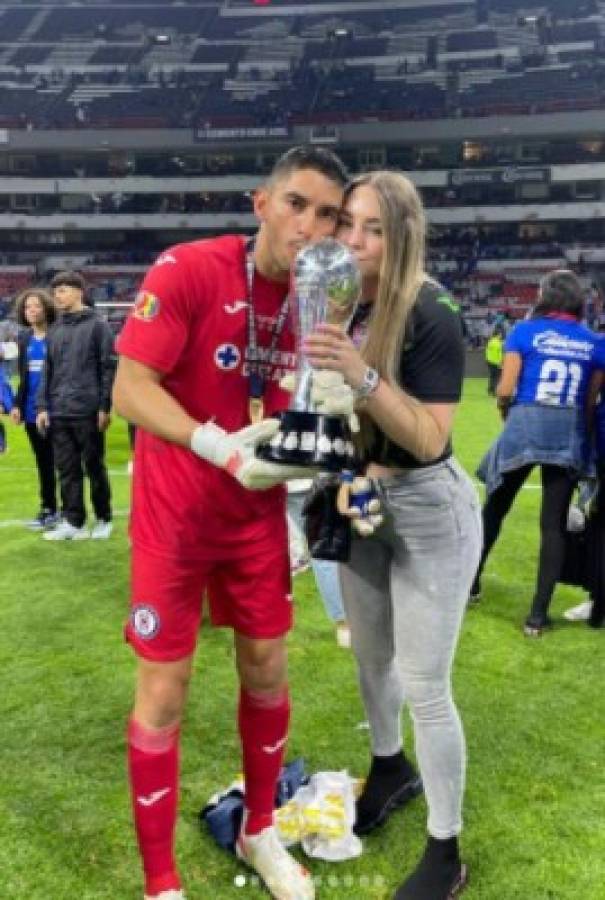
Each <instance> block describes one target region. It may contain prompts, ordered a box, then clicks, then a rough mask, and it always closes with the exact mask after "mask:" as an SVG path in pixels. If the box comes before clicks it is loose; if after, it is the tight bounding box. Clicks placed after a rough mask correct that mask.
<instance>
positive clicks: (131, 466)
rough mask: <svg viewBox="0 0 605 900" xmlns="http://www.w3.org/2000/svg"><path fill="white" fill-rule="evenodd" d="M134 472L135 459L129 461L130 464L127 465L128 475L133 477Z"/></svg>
mask: <svg viewBox="0 0 605 900" xmlns="http://www.w3.org/2000/svg"><path fill="white" fill-rule="evenodd" d="M133 472H134V459H129V460H128V462H127V463H126V474H127V475H132V473H133Z"/></svg>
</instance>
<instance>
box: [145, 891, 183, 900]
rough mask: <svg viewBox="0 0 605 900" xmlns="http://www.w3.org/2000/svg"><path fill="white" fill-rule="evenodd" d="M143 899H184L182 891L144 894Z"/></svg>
mask: <svg viewBox="0 0 605 900" xmlns="http://www.w3.org/2000/svg"><path fill="white" fill-rule="evenodd" d="M145 900H186V898H185V895H184V893H183V892H182V891H175V890H170V891H162V892H161V893H160V894H154V895H153V897H150V896H149V894H145Z"/></svg>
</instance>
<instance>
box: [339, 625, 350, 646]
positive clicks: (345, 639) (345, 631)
mask: <svg viewBox="0 0 605 900" xmlns="http://www.w3.org/2000/svg"><path fill="white" fill-rule="evenodd" d="M336 643H337V644H338V646H339V647H342V648H343V650H350V648H351V629H350V628H349V626H348V625H347V624H346V623H345V622H339V623H338V625H337V626H336Z"/></svg>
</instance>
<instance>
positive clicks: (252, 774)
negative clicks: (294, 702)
mask: <svg viewBox="0 0 605 900" xmlns="http://www.w3.org/2000/svg"><path fill="white" fill-rule="evenodd" d="M289 720H290V699H289V696H288V689H287V688H284V689H283V690H282V691H280V692H279V694H271V695H267V694H261V693H251V692H250V691H247V690H246V689H245V688H242V689H241V690H240V700H239V732H240V735H241V739H242V750H243V756H244V778H245V782H246V798H245V804H246V809H247V811H248V817H247V820H246V834H258V832H259V831H262V829H263V828H267V827H268V826H269V825H272V824H273V808H274V806H275V788H276V785H277V779H278V778H279V773H280V771H281V767H282V761H283V758H284V748H285V745H286V741H287V739H288V722H289Z"/></svg>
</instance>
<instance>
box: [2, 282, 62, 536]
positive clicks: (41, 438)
mask: <svg viewBox="0 0 605 900" xmlns="http://www.w3.org/2000/svg"><path fill="white" fill-rule="evenodd" d="M15 311H16V317H17V321H18V323H19V324H20V325H24V326H25V330H24V331H22V332H21V334H20V335H19V339H18V346H19V357H18V371H19V387H18V388H17V397H16V401H15V405H14V407H13V410H12V412H11V419H12V420H13V422H14V423H15V424H16V425H19V424H21V423H23V424H24V425H25V430H26V432H27V436H28V438H29V442H30V445H31V448H32V451H33V453H34V457H35V460H36V467H37V469H38V480H39V484H40V512H39V513H38V515H37V516H36V518H35V519H32V520H31V522H28V527H29V528H31V529H32V530H34V531H41V530H43V529H46V528H52V526H53V525H55V524H56V523H57V520H58V516H57V492H56V479H55V464H54V459H53V449H52V442H51V438H50V434H49V433H46V434H40V432H39V431H38V430H37V428H36V393H37V391H38V385H39V383H40V378H41V375H42V368H43V366H44V361H45V359H46V333H47V331H48V328H49V327H50V326H51V325H52V324H53V322H54V321H55V318H56V312H55V307H54V304H53V301H52V298H51V296H50V294H49V293H48V292H47V291H45V290H44V289H42V288H28V289H27V290H25V291H23V292H22V293H21V294H19V296H18V297H17V300H16V303H15Z"/></svg>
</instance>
